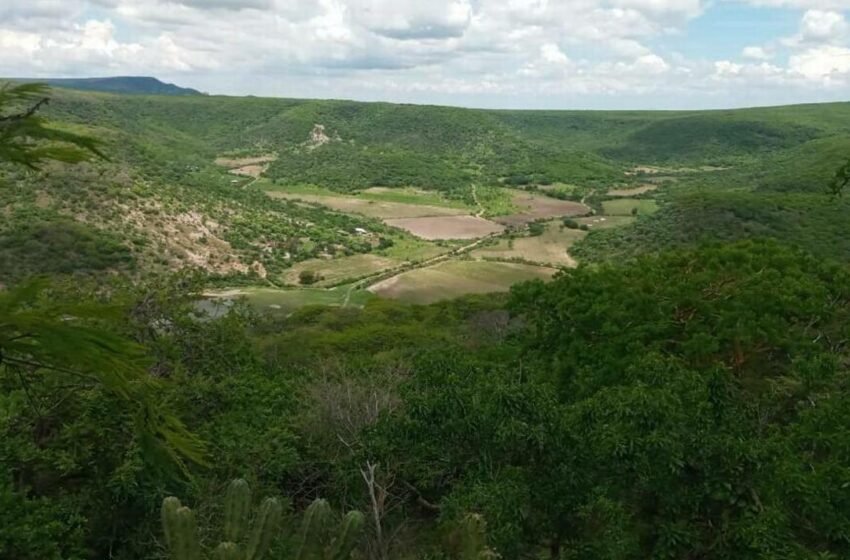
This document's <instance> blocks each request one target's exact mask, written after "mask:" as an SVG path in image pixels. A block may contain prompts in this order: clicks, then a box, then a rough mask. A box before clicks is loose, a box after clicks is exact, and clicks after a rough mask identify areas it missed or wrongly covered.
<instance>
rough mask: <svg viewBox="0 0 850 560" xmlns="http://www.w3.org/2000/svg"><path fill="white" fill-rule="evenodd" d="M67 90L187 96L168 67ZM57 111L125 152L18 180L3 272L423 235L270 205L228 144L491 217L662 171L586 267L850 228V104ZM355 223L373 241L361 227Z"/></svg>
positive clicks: (592, 246)
mask: <svg viewBox="0 0 850 560" xmlns="http://www.w3.org/2000/svg"><path fill="white" fill-rule="evenodd" d="M62 84H63V85H67V86H69V87H71V86H73V87H89V86H91V87H98V88H104V87H108V88H117V89H121V88H135V90H134V91H135V92H136V93H141V92H143V91H144V92H145V93H153V92H155V91H160V92H161V91H169V92H172V91H175V90H173V88H172V87H170V86H167V85H162V84H161V82H158V81H156V80H153V79H139V80H137V79H123V78H115V79H107V80H105V81H100V82H98V81H83V82H74V81H72V82H68V81H65V82H62ZM163 88H164V89H163ZM176 91H179V92H180V93H186V90H182V89H178V90H176ZM46 116H47V117H48V118H49V119H51V120H52V121H53V122H54V123H56V126H61V127H68V128H71V129H75V130H85V131H88V132H90V133H92V134H95V135H97V136H99V137H101V138H103V139H104V140H105V141H106V143H107V152H108V154H109V156H110V160H111V161H108V162H107V161H102V162H97V163H94V164H91V165H88V166H85V167H84V168H76V169H74V170H73V172H69V170H67V169H66V168H63V167H61V166H54V167H51V168H49V169H45V170H43V172H42V173H40V174H33V173H29V172H21V171H20V170H6V171H4V172H3V181H4V182H5V183H6V185H7V186H6V187H4V188H3V189H0V202H2V204H3V207H4V208H6V214H7V216H8V219H7V220H5V221H4V223H3V225H2V226H0V263H2V264H3V266H0V270H2V271H3V272H2V273H0V276H2V277H0V281H6V282H8V281H12V280H14V279H16V278H20V277H22V276H25V275H27V274H32V273H38V272H45V271H55V270H60V271H63V272H97V271H104V270H112V271H119V272H121V271H124V272H127V273H130V274H147V273H155V272H157V271H163V270H170V269H175V268H183V267H187V266H193V267H200V268H202V269H204V270H206V271H207V272H208V273H210V274H212V275H213V276H215V277H221V278H225V279H227V278H229V279H230V281H233V282H245V281H247V282H257V281H262V282H266V281H275V279H280V278H282V277H283V276H284V275H285V274H286V271H287V270H288V269H290V267H292V266H293V265H294V264H295V263H297V262H300V261H302V260H307V259H314V258H331V257H335V256H345V255H353V254H357V253H363V252H371V251H373V250H375V248H376V247H377V244H378V243H379V241H378V238H382V239H384V240H386V241H383V242H381V243H384V245H386V244H388V243H390V242H393V243H395V242H400V243H408V244H409V243H411V242H412V241H411V240H410V236H409V235H407V234H404V233H403V232H400V231H398V230H394V229H392V228H390V227H388V226H386V225H385V224H383V223H381V222H379V221H377V220H374V219H370V218H365V217H362V216H355V215H347V214H341V213H339V212H333V211H330V210H329V209H327V208H323V207H317V206H313V205H305V204H303V203H298V202H297V201H291V200H285V199H281V198H277V199H271V198H269V197H267V196H266V195H265V194H264V193H263V192H262V190H261V189H259V188H254V183H255V182H256V181H255V180H254V179H253V177H245V176H239V175H233V174H231V173H229V172H228V170H227V169H225V168H223V167H221V166H219V165H216V163H215V162H216V159H217V158H220V157H222V156H226V157H227V158H231V159H233V158H236V159H237V160H238V159H239V158H255V159H256V158H259V159H260V161H261V162H262V163H261V164H260V165H258V166H255V167H256V169H255V171H256V172H257V173H262V174H263V176H264V179H263V180H264V181H266V184H267V185H268V184H270V185H273V186H274V188H275V189H286V188H288V186H298V185H302V186H303V185H313V186H316V187H321V188H323V189H326V190H328V191H331V192H339V193H348V194H352V193H359V192H362V191H363V190H365V189H368V188H372V187H389V188H397V187H417V188H419V189H424V190H426V191H434V192H436V193H439V194H440V196H442V197H445V198H446V200H447V201H454V202H453V204H460V205H467V206H470V207H472V206H475V205H476V204H480V203H482V200H483V204H484V205H485V206H486V207H487V208H488V209H489V210H488V212H491V213H492V212H497V213H498V212H499V211H500V210H498V207H499V205H500V204H501V205H503V206H504V204H505V202H504V201H505V200H506V199H505V196H507V195H506V194H505V192H507V191H504V190H503V189H504V188H505V187H508V186H513V187H517V186H519V187H523V188H527V189H531V190H533V191H535V192H539V193H541V194H545V195H547V196H556V197H559V198H567V199H572V200H575V201H578V200H583V201H585V202H586V203H587V204H589V205H591V206H592V207H593V208H595V209H596V210H597V212H602V211H603V205H602V203H603V202H604V201H605V200H606V199H607V198H609V196H608V195H607V194H606V193H607V192H608V190H610V189H613V188H615V187H619V188H627V189H628V188H629V187H635V186H637V187H639V186H640V185H641V184H644V183H646V182H647V181H650V182H651V181H655V185H656V186H658V187H659V188H658V189H657V191H652V192H645V193H644V194H641V195H639V197H640V198H654V199H655V200H656V201H657V202H658V203H659V204H660V206H661V211H660V212H658V213H656V214H653V215H646V216H639V217H638V219H637V221H635V222H634V223H632V224H631V225H624V226H623V227H618V228H612V229H606V230H605V231H598V232H597V231H591V233H590V235H589V236H587V239H586V240H584V241H580V242H579V243H578V244H577V246H576V249H575V251H576V254H578V255H581V256H582V258H583V259H584V260H600V259H601V260H605V259H608V258H625V257H629V256H633V255H636V254H639V253H643V252H653V251H656V250H658V249H661V248H664V247H667V246H670V245H688V244H693V243H695V242H697V241H700V240H703V239H712V238H713V239H727V238H740V237H750V236H758V235H766V236H771V237H778V238H781V239H783V240H786V241H791V242H794V243H799V244H801V245H803V246H805V247H813V246H815V245H817V244H819V243H822V242H824V240H825V241H826V242H830V240H833V239H835V240H838V239H843V238H847V237H850V236H848V235H847V234H848V233H850V225H848V224H847V223H846V221H845V220H840V219H838V216H840V215H842V212H843V209H844V206H843V205H844V204H845V203H844V202H843V201H839V202H836V201H832V200H831V199H829V198H828V197H826V196H823V195H822V194H821V193H820V190H821V187H820V185H821V184H822V183H823V182H825V181H826V180H828V178H829V176H830V174H831V173H832V172H833V171H834V169H835V168H837V167H838V165H839V164H840V163H842V161H844V160H845V159H846V157H847V155H848V152H847V150H848V147H850V104H848V103H835V104H823V105H805V106H794V107H776V108H759V109H744V110H734V111H706V112H633V111H627V112H578V111H488V110H476V109H459V108H452V107H437V106H413V105H393V104H388V103H359V102H351V101H332V100H330V101H328V100H325V101H313V100H297V99H268V98H254V97H250V98H239V97H222V96H202V95H182V94H181V95H129V94H116V93H103V92H94V91H78V90H73V89H56V90H55V91H54V98H53V100H52V103H51V104H50V106H49V108H48V110H47V112H46ZM246 169H247V168H246ZM635 169H637V170H638V171H634V170H635ZM474 186H478V188H479V189H478V195H477V198H476V195H475V191H474ZM447 203H448V202H447ZM776 208H778V209H780V210H772V209H776ZM494 209H495V210H494ZM503 211H504V212H507V211H508V210H503ZM24 225H25V227H24ZM358 228H360V229H362V230H366V231H369V232H373V233H374V235H375V236H376V237H375V238H374V239H373V240H371V241H368V240H365V239H363V238H362V237H358V235H357V234H356V233H354V232H355V231H356V230H357V229H358ZM822 235H826V236H827V237H826V238H825V239H824V238H823V237H822ZM57 240H61V242H58V241H57ZM67 245H70V246H71V247H74V250H73V251H69V250H66V249H63V247H66V246H67ZM842 246H843V245H842ZM385 253H386V252H385ZM845 253H846V255H847V257H848V258H850V248H848V251H847V252H844V251H842V255H844V254H845ZM63 255H67V256H70V255H74V257H73V258H64V257H63ZM384 256H388V254H384Z"/></svg>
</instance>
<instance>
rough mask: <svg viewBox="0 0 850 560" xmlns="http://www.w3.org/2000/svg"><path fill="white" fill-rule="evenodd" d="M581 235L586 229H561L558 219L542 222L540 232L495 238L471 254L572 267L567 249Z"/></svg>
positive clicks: (573, 261)
mask: <svg viewBox="0 0 850 560" xmlns="http://www.w3.org/2000/svg"><path fill="white" fill-rule="evenodd" d="M585 235H587V232H584V231H581V230H577V229H569V228H565V227H564V226H563V225H562V224H561V222H559V221H553V222H549V223H548V224H546V231H545V232H544V233H543V235H538V236H536V237H519V238H516V239H499V241H498V242H497V243H496V244H495V245H490V246H487V247H482V248H481V249H476V250H474V251H473V252H472V256H473V257H476V258H482V259H505V260H511V259H520V260H523V261H528V262H533V263H538V264H544V265H550V266H560V267H575V266H577V264H578V263H576V261H575V259H573V258H572V257H571V256H570V255H569V253H568V251H569V248H570V247H572V246H573V244H574V243H575V242H577V241H578V240H580V239H582V238H583V237H584V236H585Z"/></svg>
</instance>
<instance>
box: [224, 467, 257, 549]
mask: <svg viewBox="0 0 850 560" xmlns="http://www.w3.org/2000/svg"><path fill="white" fill-rule="evenodd" d="M250 516H251V488H250V487H249V486H248V483H247V482H245V481H244V480H242V479H241V478H237V479H236V480H234V481H233V482H231V483H230V484H229V485H228V486H227V492H226V493H225V495H224V539H225V541H229V542H232V543H237V544H238V543H242V542H244V538H245V532H246V530H247V528H248V520H249V518H250Z"/></svg>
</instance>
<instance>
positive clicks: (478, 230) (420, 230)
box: [384, 215, 505, 240]
mask: <svg viewBox="0 0 850 560" xmlns="http://www.w3.org/2000/svg"><path fill="white" fill-rule="evenodd" d="M384 222H386V224H387V225H390V226H393V227H397V228H399V229H403V230H405V231H408V232H410V233H412V234H413V235H415V236H417V237H421V238H422V239H429V240H437V239H478V238H479V237H485V236H487V235H491V234H494V233H501V232H502V231H504V229H505V228H504V227H503V226H502V225H499V224H497V223H494V222H491V221H490V220H485V219H484V218H479V217H477V216H469V215H464V216H441V217H424V218H402V219H393V220H384Z"/></svg>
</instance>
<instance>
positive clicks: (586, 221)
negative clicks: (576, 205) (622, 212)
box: [576, 216, 635, 229]
mask: <svg viewBox="0 0 850 560" xmlns="http://www.w3.org/2000/svg"><path fill="white" fill-rule="evenodd" d="M634 221H635V218H634V217H632V216H587V217H586V218H577V219H576V222H578V224H579V225H583V226H587V227H589V228H590V229H611V228H615V227H620V226H627V225H629V224H631V223H633V222H634Z"/></svg>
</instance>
